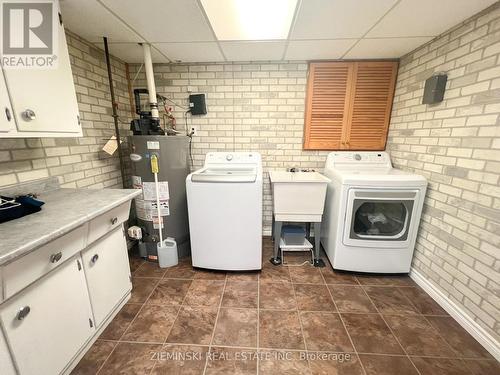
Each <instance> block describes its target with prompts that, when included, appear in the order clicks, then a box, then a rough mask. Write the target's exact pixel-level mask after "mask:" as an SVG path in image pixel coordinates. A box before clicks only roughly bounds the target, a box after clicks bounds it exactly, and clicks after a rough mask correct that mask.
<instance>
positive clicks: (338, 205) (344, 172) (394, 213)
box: [321, 151, 427, 273]
mask: <svg viewBox="0 0 500 375" xmlns="http://www.w3.org/2000/svg"><path fill="white" fill-rule="evenodd" d="M324 174H325V175H326V176H327V177H329V178H330V179H331V182H330V183H329V185H328V189H327V196H326V203H325V213H324V219H323V225H322V230H321V235H322V238H321V242H322V244H323V247H324V248H325V251H326V253H327V255H328V259H329V260H330V262H331V263H332V266H333V268H335V269H339V270H347V271H359V272H374V273H408V272H409V271H410V265H411V260H412V257H413V250H414V247H415V241H416V237H417V231H418V227H419V222H420V215H421V213H422V207H423V204H424V197H425V191H426V188H427V181H426V179H425V178H424V177H423V176H420V175H417V174H412V173H408V172H404V171H402V170H399V169H395V168H393V167H392V164H391V159H390V157H389V154H387V153H386V152H352V151H339V152H332V153H330V154H329V155H328V158H327V160H326V165H325V170H324Z"/></svg>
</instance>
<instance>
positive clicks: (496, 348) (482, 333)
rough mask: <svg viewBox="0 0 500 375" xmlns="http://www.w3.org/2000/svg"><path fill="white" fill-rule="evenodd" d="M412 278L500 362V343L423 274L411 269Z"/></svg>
mask: <svg viewBox="0 0 500 375" xmlns="http://www.w3.org/2000/svg"><path fill="white" fill-rule="evenodd" d="M410 277H411V279H412V280H413V281H415V283H417V285H418V286H420V287H421V288H422V289H423V290H424V291H425V292H426V293H427V294H429V295H430V296H431V297H432V299H434V301H436V302H437V303H438V304H439V305H440V306H441V307H442V308H443V309H444V310H445V311H446V312H447V313H448V314H450V316H451V317H452V318H454V319H455V320H456V321H457V322H458V324H460V325H461V326H462V328H463V329H465V330H466V331H467V332H469V333H470V334H471V336H472V337H474V338H475V339H476V340H477V341H478V342H479V343H480V344H481V345H482V346H483V347H484V348H485V349H486V350H487V351H488V352H490V354H491V355H492V356H493V357H495V358H496V360H497V361H500V343H499V342H498V341H497V340H495V338H494V337H493V336H492V335H491V334H489V333H488V332H486V330H485V329H484V328H482V327H481V326H480V325H479V324H477V323H476V322H475V321H474V320H473V319H472V318H471V317H470V316H469V315H467V314H466V313H465V311H463V310H462V309H461V308H460V307H459V306H458V305H456V304H455V303H454V302H453V301H451V300H450V299H449V298H448V297H446V295H445V294H444V293H443V292H441V291H440V290H439V289H438V288H437V287H436V286H435V285H434V284H432V283H431V282H430V281H429V280H427V279H426V278H425V277H424V276H423V275H422V274H421V273H419V272H418V271H416V270H415V269H413V268H412V269H411V271H410Z"/></svg>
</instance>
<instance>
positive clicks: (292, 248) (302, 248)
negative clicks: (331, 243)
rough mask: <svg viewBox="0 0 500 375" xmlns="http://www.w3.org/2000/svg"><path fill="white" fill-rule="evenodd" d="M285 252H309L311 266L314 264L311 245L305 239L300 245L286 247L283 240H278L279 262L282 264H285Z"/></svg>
mask: <svg viewBox="0 0 500 375" xmlns="http://www.w3.org/2000/svg"><path fill="white" fill-rule="evenodd" d="M285 251H310V252H311V264H314V250H313V245H312V244H311V243H310V242H309V241H308V240H307V238H304V242H303V244H302V245H296V244H294V245H287V244H286V243H285V240H284V239H283V237H281V238H280V252H281V262H282V264H286V263H285V254H284V252H285Z"/></svg>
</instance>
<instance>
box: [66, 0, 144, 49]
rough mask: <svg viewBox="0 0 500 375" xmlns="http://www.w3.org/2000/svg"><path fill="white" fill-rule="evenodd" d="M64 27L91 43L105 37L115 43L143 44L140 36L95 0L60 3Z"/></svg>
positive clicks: (70, 0)
mask: <svg viewBox="0 0 500 375" xmlns="http://www.w3.org/2000/svg"><path fill="white" fill-rule="evenodd" d="M60 4H61V13H62V16H63V21H64V26H65V27H66V28H67V29H69V30H71V31H72V32H74V33H76V34H78V35H79V36H81V37H82V38H84V39H87V40H88V41H90V42H100V41H102V37H103V36H107V37H108V39H109V40H110V41H111V40H112V41H115V42H143V41H144V39H142V38H141V37H140V36H139V35H138V34H136V33H135V32H134V31H133V30H132V29H130V28H129V27H128V26H127V25H126V24H125V23H123V22H122V21H120V20H119V19H118V18H116V17H115V16H114V15H113V14H112V13H110V12H109V11H108V10H107V9H106V8H105V7H103V6H102V5H101V4H99V3H98V2H97V1H95V0H91V1H82V0H64V1H61V2H60Z"/></svg>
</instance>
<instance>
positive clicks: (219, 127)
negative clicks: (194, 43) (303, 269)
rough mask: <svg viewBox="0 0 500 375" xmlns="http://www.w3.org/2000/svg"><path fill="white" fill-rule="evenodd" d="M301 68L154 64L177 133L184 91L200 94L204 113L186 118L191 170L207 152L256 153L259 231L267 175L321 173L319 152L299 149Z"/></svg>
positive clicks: (266, 209)
mask: <svg viewBox="0 0 500 375" xmlns="http://www.w3.org/2000/svg"><path fill="white" fill-rule="evenodd" d="M139 69H140V65H131V66H130V75H131V77H132V78H134V76H137V77H136V80H135V81H134V82H133V86H134V87H135V88H137V87H145V84H146V82H145V76H144V70H143V69H142V68H141V69H140V71H139ZM307 69H308V67H307V63H305V62H284V63H283V62H262V63H257V62H255V63H220V64H174V65H168V64H155V66H154V71H155V82H156V85H157V91H158V93H159V94H162V95H164V96H166V97H168V98H169V99H171V100H173V101H174V102H176V103H177V104H178V105H175V104H172V103H168V104H167V106H171V107H173V109H174V115H175V117H176V118H177V129H178V130H180V131H182V132H185V131H186V124H185V118H184V112H185V110H186V108H182V107H186V106H187V104H188V96H189V91H191V92H192V93H204V94H206V102H207V109H208V114H207V115H206V116H188V128H189V127H190V126H191V125H194V126H196V127H197V131H198V133H197V136H195V137H194V138H193V147H192V148H193V159H194V165H193V169H197V168H200V167H201V166H202V164H203V161H204V158H205V154H206V153H208V152H210V151H258V152H259V153H260V154H261V155H262V160H263V166H264V202H263V205H264V206H263V214H264V218H263V220H264V223H263V224H264V231H265V232H266V233H270V228H271V218H272V216H271V215H272V201H271V190H270V184H269V178H268V173H267V172H268V171H270V170H273V169H283V168H289V167H294V166H298V167H301V168H312V169H315V170H318V171H322V170H323V167H324V164H325V160H326V155H327V154H328V152H324V151H304V150H302V140H303V128H304V103H305V94H306V80H307Z"/></svg>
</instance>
